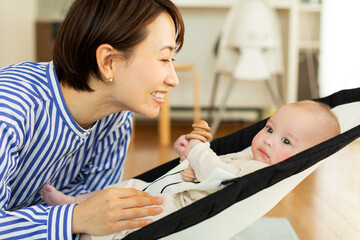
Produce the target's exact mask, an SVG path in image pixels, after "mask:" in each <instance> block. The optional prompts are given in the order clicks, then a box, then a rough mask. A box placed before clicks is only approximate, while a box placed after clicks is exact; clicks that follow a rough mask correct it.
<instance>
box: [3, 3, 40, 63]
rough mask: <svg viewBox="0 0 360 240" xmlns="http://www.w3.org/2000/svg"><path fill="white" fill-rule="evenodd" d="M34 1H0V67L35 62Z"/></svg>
mask: <svg viewBox="0 0 360 240" xmlns="http://www.w3.org/2000/svg"><path fill="white" fill-rule="evenodd" d="M35 19H36V0H0V33H1V37H0V67H4V66H7V65H9V64H12V63H18V62H22V61H34V60H35Z"/></svg>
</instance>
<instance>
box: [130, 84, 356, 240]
mask: <svg viewBox="0 0 360 240" xmlns="http://www.w3.org/2000/svg"><path fill="white" fill-rule="evenodd" d="M314 100H315V101H319V102H323V103H325V104H327V105H329V106H330V107H331V108H332V111H333V112H334V113H335V114H336V115H337V117H338V119H339V122H340V127H341V134H340V135H338V136H335V137H333V138H331V139H329V140H327V141H325V142H322V143H320V144H318V145H316V146H314V147H312V148H310V149H307V150H305V151H303V152H300V153H298V154H296V155H295V156H292V157H290V158H288V159H286V160H285V161H283V162H280V163H278V164H275V165H272V166H269V167H266V168H263V169H260V170H258V171H256V172H253V173H250V174H248V175H245V176H243V177H239V178H235V179H231V180H228V181H226V182H223V184H224V185H225V187H224V188H222V189H221V190H219V191H217V192H215V193H212V194H210V195H209V196H207V197H205V198H203V199H200V200H199V201H197V202H195V203H193V204H191V205H189V206H187V207H185V208H182V209H180V210H178V211H176V212H174V213H172V214H170V215H168V216H166V217H164V218H162V219H160V220H158V221H156V222H154V223H152V224H150V225H148V226H146V227H143V228H141V229H139V230H137V231H135V232H133V233H131V234H129V235H128V236H126V237H125V238H124V239H139V240H142V239H147V240H150V239H179V240H180V239H181V240H184V239H207V240H209V239H210V240H211V239H214V240H227V239H230V238H231V237H233V236H234V235H236V234H237V233H239V232H240V231H241V230H243V229H244V228H246V227H247V226H249V225H250V224H251V223H253V222H254V221H256V220H257V219H259V218H261V217H262V216H264V215H265V214H266V213H267V212H268V211H270V210H271V209H272V208H273V207H274V206H275V205H276V204H277V203H278V202H279V201H280V200H281V199H282V198H284V197H285V196H286V195H287V194H288V193H289V192H290V191H291V190H292V189H293V188H295V187H296V185H298V184H299V183H300V182H301V181H302V180H303V179H304V178H306V177H307V176H308V175H309V174H310V173H312V172H313V171H314V170H315V169H316V168H317V167H319V166H320V164H322V163H323V162H324V161H326V159H327V158H328V157H329V156H331V155H332V154H334V153H335V152H337V151H339V150H340V149H342V148H343V147H345V146H346V145H348V144H349V143H351V142H352V141H354V140H355V139H357V138H359V137H360V125H359V123H360V111H359V109H360V88H356V89H349V90H342V91H339V92H337V93H334V94H332V95H330V96H327V97H324V98H319V99H314ZM266 121H267V119H264V120H262V121H259V122H257V123H255V124H253V125H251V126H249V127H247V128H244V129H241V130H239V131H237V132H234V133H232V134H230V135H227V136H225V137H222V138H218V139H215V140H214V141H212V142H211V148H212V149H213V150H214V151H215V152H216V153H217V154H218V155H223V154H227V153H232V152H238V151H241V150H243V149H245V148H248V147H249V146H250V145H251V141H252V138H253V137H254V136H255V135H256V133H257V132H258V131H259V130H261V129H262V128H263V127H264V126H265V124H266ZM178 163H179V159H174V160H172V161H170V162H168V163H165V164H163V165H161V166H159V167H156V168H154V169H151V170H150V171H148V172H145V173H143V174H141V175H139V176H137V177H136V178H138V179H141V180H144V181H147V182H150V181H154V180H155V179H157V178H158V177H160V176H162V175H163V174H165V173H166V172H168V171H169V170H171V169H172V168H174V167H175V166H176V165H177V164H178Z"/></svg>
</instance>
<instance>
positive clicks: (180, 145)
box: [174, 135, 188, 161]
mask: <svg viewBox="0 0 360 240" xmlns="http://www.w3.org/2000/svg"><path fill="white" fill-rule="evenodd" d="M187 144H188V141H187V140H186V139H185V135H181V136H180V137H179V138H178V139H177V140H176V142H175V143H174V148H175V150H176V152H177V153H178V154H179V157H180V161H184V160H185V159H186V155H185V148H186V146H187Z"/></svg>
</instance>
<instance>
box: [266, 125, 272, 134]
mask: <svg viewBox="0 0 360 240" xmlns="http://www.w3.org/2000/svg"><path fill="white" fill-rule="evenodd" d="M265 129H266V132H268V133H273V129H272V128H271V127H269V126H267V127H265Z"/></svg>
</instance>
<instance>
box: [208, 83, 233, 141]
mask: <svg viewBox="0 0 360 240" xmlns="http://www.w3.org/2000/svg"><path fill="white" fill-rule="evenodd" d="M234 83H235V78H231V81H230V84H229V86H228V88H227V90H226V92H225V94H224V96H223V98H222V100H221V103H220V106H219V110H218V112H217V114H216V116H215V119H214V121H213V122H212V124H211V130H210V133H211V134H212V135H213V136H215V133H216V130H217V129H218V127H219V124H220V121H221V118H222V115H223V114H224V111H225V104H226V102H227V100H228V98H229V95H230V92H231V90H232V88H233V86H234Z"/></svg>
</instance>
